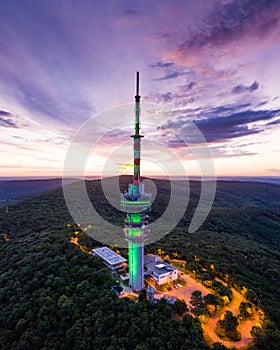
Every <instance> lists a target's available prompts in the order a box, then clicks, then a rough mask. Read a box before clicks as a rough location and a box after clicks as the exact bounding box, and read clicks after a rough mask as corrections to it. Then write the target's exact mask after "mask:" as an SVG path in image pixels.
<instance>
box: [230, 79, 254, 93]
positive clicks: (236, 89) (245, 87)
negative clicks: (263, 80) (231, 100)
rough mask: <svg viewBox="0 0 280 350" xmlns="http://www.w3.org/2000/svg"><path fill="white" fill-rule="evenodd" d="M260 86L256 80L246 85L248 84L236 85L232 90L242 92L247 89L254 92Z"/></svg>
mask: <svg viewBox="0 0 280 350" xmlns="http://www.w3.org/2000/svg"><path fill="white" fill-rule="evenodd" d="M258 88H259V83H258V82H257V81H254V82H253V84H252V85H250V86H246V85H243V84H241V85H236V86H234V87H233V88H232V90H231V92H232V93H233V94H240V93H242V92H245V91H249V92H253V91H255V90H257V89H258Z"/></svg>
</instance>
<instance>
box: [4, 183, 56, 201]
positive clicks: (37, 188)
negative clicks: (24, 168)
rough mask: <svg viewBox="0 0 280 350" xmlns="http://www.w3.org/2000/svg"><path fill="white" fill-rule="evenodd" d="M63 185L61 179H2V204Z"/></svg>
mask: <svg viewBox="0 0 280 350" xmlns="http://www.w3.org/2000/svg"><path fill="white" fill-rule="evenodd" d="M61 186H62V180H61V179H46V180H5V181H4V180H1V179H0V206H1V205H7V204H11V203H12V202H15V201H18V200H21V199H25V198H31V197H34V196H37V195H39V194H42V193H44V192H47V191H50V190H52V189H54V188H58V187H61Z"/></svg>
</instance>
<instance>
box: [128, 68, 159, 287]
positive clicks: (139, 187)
mask: <svg viewBox="0 0 280 350" xmlns="http://www.w3.org/2000/svg"><path fill="white" fill-rule="evenodd" d="M140 98H141V96H140V95H139V72H137V73H136V96H135V129H134V135H131V137H132V138H133V158H134V174H133V180H132V182H131V183H129V185H128V192H126V193H124V194H122V196H121V207H122V210H123V211H125V212H126V218H125V228H124V233H125V238H126V240H127V241H128V269H129V285H130V287H131V289H132V290H133V291H139V290H141V289H143V288H144V242H145V241H146V240H147V238H148V232H149V229H148V216H147V214H146V213H147V211H149V210H150V205H151V198H152V194H151V193H145V190H144V184H141V182H140V158H141V153H140V150H141V138H142V137H144V136H143V135H140V120H139V117H140Z"/></svg>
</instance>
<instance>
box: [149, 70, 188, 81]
mask: <svg viewBox="0 0 280 350" xmlns="http://www.w3.org/2000/svg"><path fill="white" fill-rule="evenodd" d="M187 74H189V73H187V72H173V73H170V74H166V75H165V76H163V77H161V78H157V79H154V80H155V81H162V80H168V79H175V78H178V77H180V76H182V75H187Z"/></svg>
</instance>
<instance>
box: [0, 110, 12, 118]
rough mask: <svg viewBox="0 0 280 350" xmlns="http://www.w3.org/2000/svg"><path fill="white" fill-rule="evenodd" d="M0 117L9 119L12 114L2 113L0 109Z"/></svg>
mask: <svg viewBox="0 0 280 350" xmlns="http://www.w3.org/2000/svg"><path fill="white" fill-rule="evenodd" d="M0 115H2V116H4V117H10V116H12V114H11V113H10V112H7V111H3V110H1V109H0Z"/></svg>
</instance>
